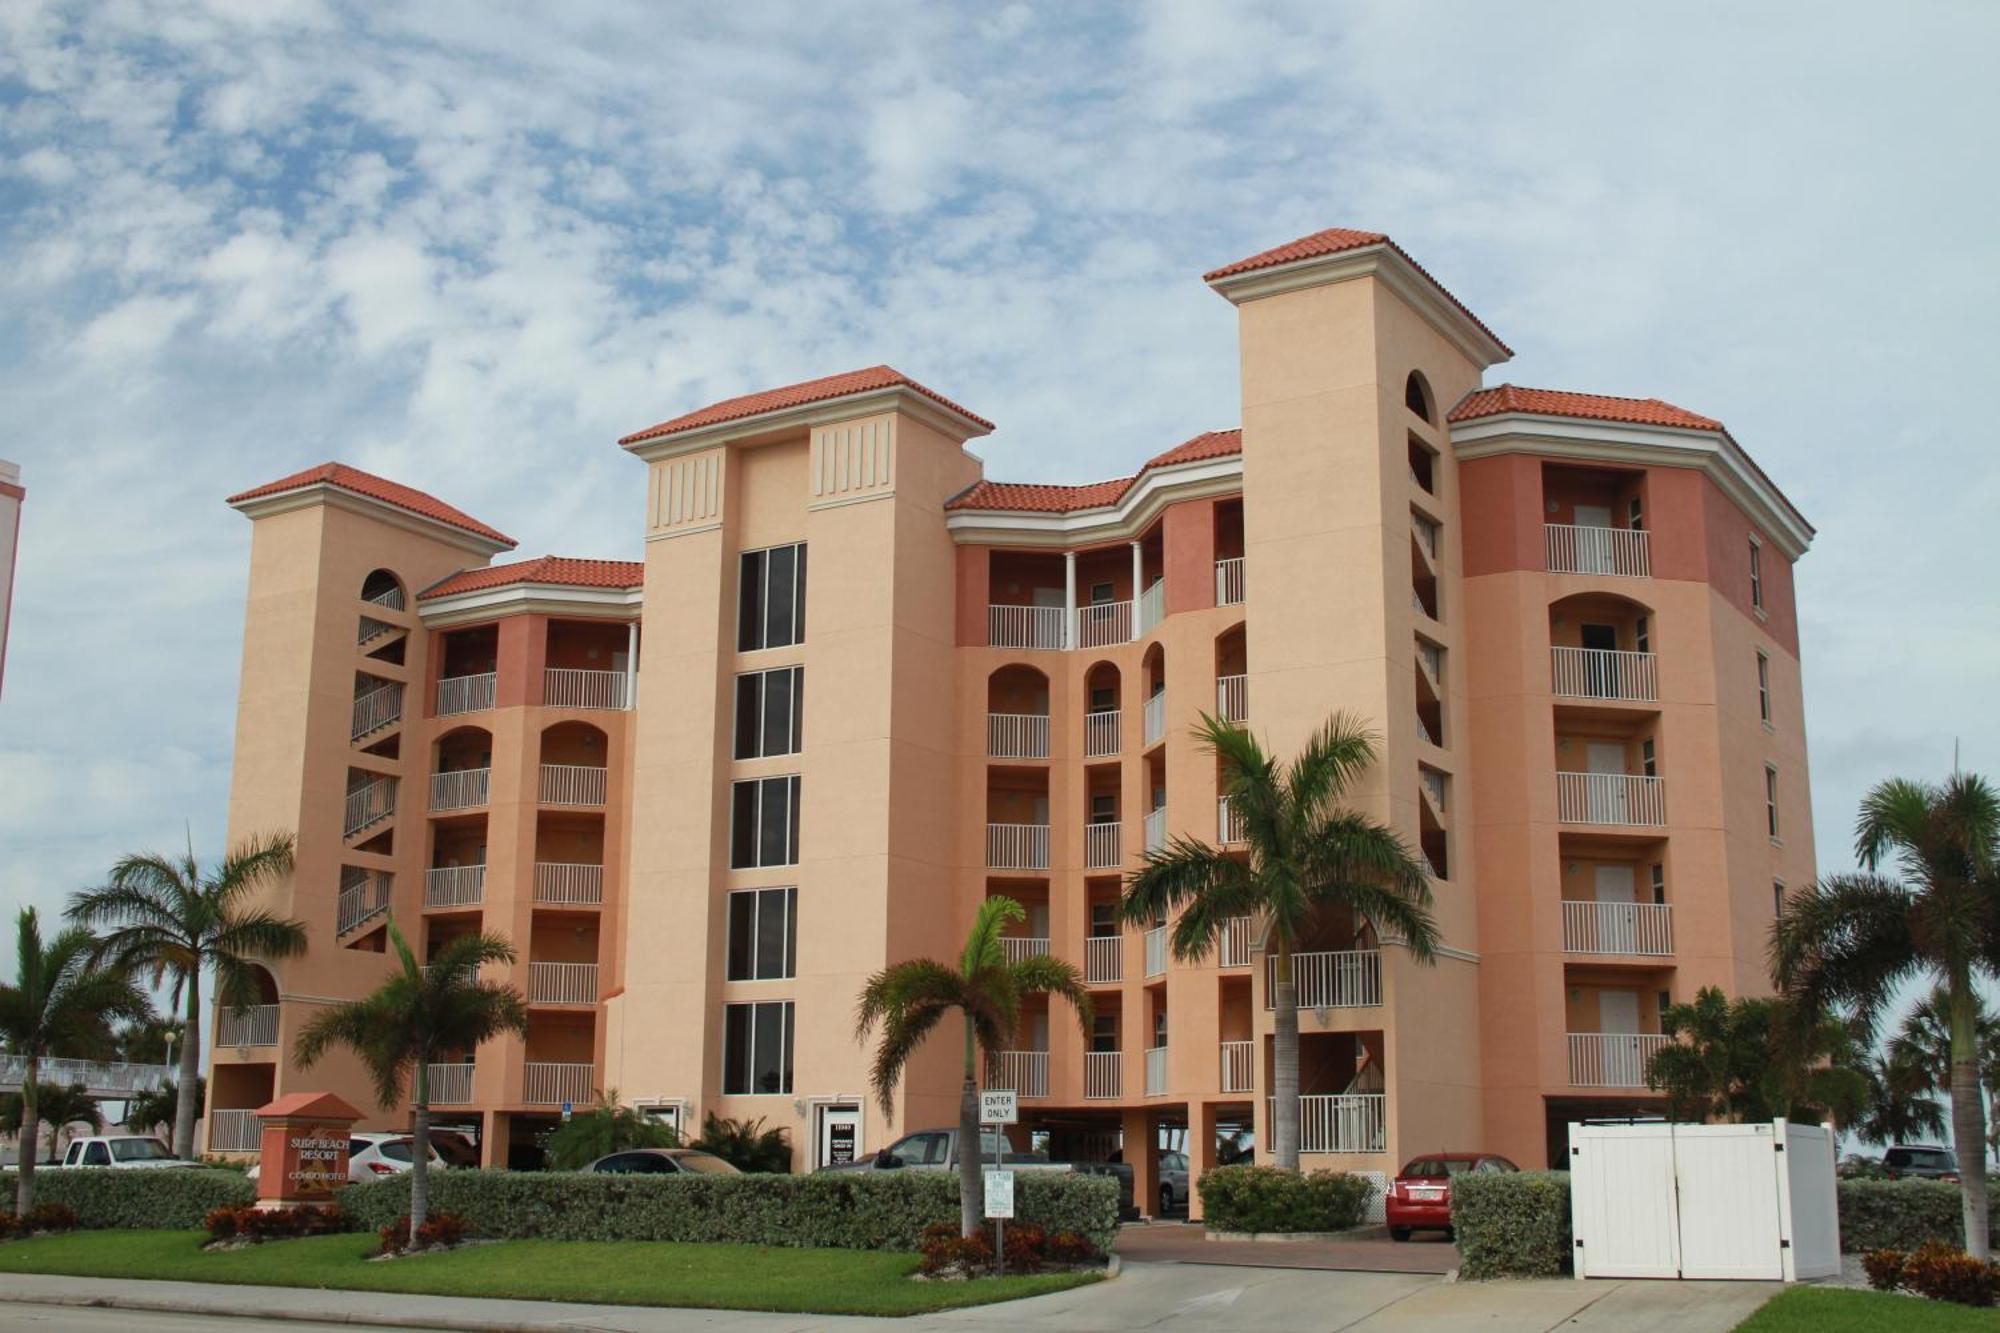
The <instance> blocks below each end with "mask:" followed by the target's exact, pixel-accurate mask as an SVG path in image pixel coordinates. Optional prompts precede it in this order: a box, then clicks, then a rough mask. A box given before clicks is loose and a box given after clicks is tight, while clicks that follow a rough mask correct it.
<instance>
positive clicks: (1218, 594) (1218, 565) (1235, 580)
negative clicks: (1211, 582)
mask: <svg viewBox="0 0 2000 1333" xmlns="http://www.w3.org/2000/svg"><path fill="white" fill-rule="evenodd" d="M1242 600H1243V557H1242V556H1240V555H1239V556H1237V557H1236V558H1235V559H1233V560H1218V561H1216V562H1215V604H1216V605H1217V606H1235V605H1237V604H1238V603H1240V602H1241V601H1242Z"/></svg>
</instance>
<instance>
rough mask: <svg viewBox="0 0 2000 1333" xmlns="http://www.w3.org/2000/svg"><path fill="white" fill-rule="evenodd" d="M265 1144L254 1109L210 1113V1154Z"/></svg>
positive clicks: (256, 1148)
mask: <svg viewBox="0 0 2000 1333" xmlns="http://www.w3.org/2000/svg"><path fill="white" fill-rule="evenodd" d="M397 595H398V596H401V595H402V594H401V592H400V591H399V592H398V594H397ZM263 1144H264V1127H263V1124H262V1122H261V1121H259V1120H258V1119H257V1112H256V1111H255V1110H254V1109H243V1110H232V1111H220V1110H218V1111H210V1112H209V1113H208V1150H209V1151H210V1152H256V1151H257V1150H258V1149H259V1148H261V1147H262V1146H263Z"/></svg>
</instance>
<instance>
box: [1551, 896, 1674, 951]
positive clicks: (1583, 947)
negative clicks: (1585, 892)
mask: <svg viewBox="0 0 2000 1333" xmlns="http://www.w3.org/2000/svg"><path fill="white" fill-rule="evenodd" d="M1562 909H1563V952H1564V953H1609V954H1641V955H1644V956H1646V957H1649V958H1667V957H1671V956H1672V955H1673V952H1674V917H1673V910H1674V909H1673V907H1672V906H1671V905H1669V904H1667V903H1601V902H1594V901H1590V900H1587V899H1586V900H1584V901H1580V902H1579V901H1565V902H1564V903H1563V905H1562Z"/></svg>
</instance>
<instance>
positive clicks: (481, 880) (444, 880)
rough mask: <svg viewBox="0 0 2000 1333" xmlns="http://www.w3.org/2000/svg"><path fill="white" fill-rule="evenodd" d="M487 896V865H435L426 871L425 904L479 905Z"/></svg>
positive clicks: (447, 905) (428, 905)
mask: <svg viewBox="0 0 2000 1333" xmlns="http://www.w3.org/2000/svg"><path fill="white" fill-rule="evenodd" d="M485 897H486V867H485V866H483V865H476V866H433V867H432V868H431V869H429V870H426V871H425V872H424V906H426V907H477V906H478V905H479V904H480V902H481V901H483V900H484V899H485Z"/></svg>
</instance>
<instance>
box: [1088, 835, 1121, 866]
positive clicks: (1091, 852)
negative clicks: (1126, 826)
mask: <svg viewBox="0 0 2000 1333" xmlns="http://www.w3.org/2000/svg"><path fill="white" fill-rule="evenodd" d="M1122 827H1123V826H1122V825H1119V824H1085V825H1084V826H1083V866H1084V869H1086V870H1115V869H1117V867H1118V865H1119V863H1120V862H1121V861H1122V860H1123V859H1124V857H1123V855H1122V854H1121V852H1120V850H1119V844H1120V842H1121V841H1122V839H1120V837H1119V831H1120V829H1121V828H1122Z"/></svg>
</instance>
